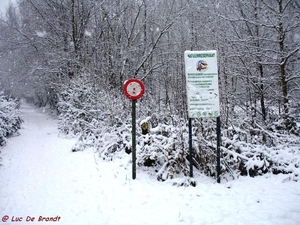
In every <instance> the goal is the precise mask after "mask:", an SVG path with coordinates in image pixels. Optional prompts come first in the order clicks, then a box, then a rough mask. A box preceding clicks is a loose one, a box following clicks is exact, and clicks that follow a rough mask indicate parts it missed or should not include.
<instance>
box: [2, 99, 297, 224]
mask: <svg viewBox="0 0 300 225" xmlns="http://www.w3.org/2000/svg"><path fill="white" fill-rule="evenodd" d="M22 116H23V119H24V121H25V122H24V124H23V126H22V129H21V130H20V133H21V135H20V136H18V137H13V138H10V139H9V140H8V144H7V146H5V147H4V148H2V149H1V157H2V164H3V166H2V167H1V168H0V179H1V183H0V188H1V189H0V190H1V192H0V224H22V225H24V224H61V225H77V224H78V225H87V224H92V225H102V224H108V225H120V224H121V225H123V224H124V225H125V224H128V225H135V224H137V225H140V224H153V225H154V224H155V225H157V224H169V225H175V224H195V225H214V224H216V225H217V224H218V225H219V224H222V225H246V224H247V225H299V224H300V185H299V182H293V181H288V180H287V179H285V178H286V177H285V176H283V175H279V176H273V175H268V176H263V177H257V178H250V177H241V178H240V179H238V180H234V181H230V182H226V183H221V184H218V183H216V182H215V181H214V180H213V179H211V178H208V177H205V176H202V175H199V174H196V175H195V180H196V181H197V186H196V187H177V186H173V185H172V181H167V182H158V181H157V180H156V179H155V177H150V176H149V175H147V173H145V172H143V170H142V169H140V168H137V179H136V180H132V179H131V165H130V157H131V156H130V155H126V154H124V158H122V159H116V160H114V161H112V162H104V161H102V160H100V159H99V158H97V155H96V154H94V153H93V151H91V150H86V151H83V152H71V148H72V146H73V145H74V144H75V142H76V141H75V140H73V139H64V138H62V137H59V135H58V130H57V126H56V122H57V121H56V120H54V119H53V118H51V117H50V116H49V115H46V114H43V113H41V112H40V111H39V110H37V109H34V108H33V107H31V106H29V105H26V104H24V105H23V107H22ZM17 220H19V222H17ZM20 220H21V221H20ZM50 220H52V222H50Z"/></svg>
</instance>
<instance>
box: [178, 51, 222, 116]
mask: <svg viewBox="0 0 300 225" xmlns="http://www.w3.org/2000/svg"><path fill="white" fill-rule="evenodd" d="M184 59H185V74H186V87H187V103H188V115H189V118H203V117H218V116H220V104H219V83H218V65H217V51H215V50H211V51H185V52H184Z"/></svg>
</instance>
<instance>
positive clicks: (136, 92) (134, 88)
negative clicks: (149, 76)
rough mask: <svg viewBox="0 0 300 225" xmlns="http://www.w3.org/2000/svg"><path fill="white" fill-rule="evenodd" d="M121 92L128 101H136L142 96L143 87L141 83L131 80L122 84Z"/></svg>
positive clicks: (134, 79)
mask: <svg viewBox="0 0 300 225" xmlns="http://www.w3.org/2000/svg"><path fill="white" fill-rule="evenodd" d="M123 91H124V94H125V95H126V97H127V98H129V99H130V100H137V99H139V98H141V97H142V96H143V94H144V92H145V86H144V84H143V83H142V81H140V80H138V79H136V78H132V79H129V80H126V81H125V82H124V86H123Z"/></svg>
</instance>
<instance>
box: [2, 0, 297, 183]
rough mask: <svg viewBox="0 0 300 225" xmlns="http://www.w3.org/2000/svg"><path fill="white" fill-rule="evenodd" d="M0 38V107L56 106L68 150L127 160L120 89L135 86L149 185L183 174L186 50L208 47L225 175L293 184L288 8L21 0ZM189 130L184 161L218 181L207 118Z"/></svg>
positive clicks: (258, 2)
mask: <svg viewBox="0 0 300 225" xmlns="http://www.w3.org/2000/svg"><path fill="white" fill-rule="evenodd" d="M0 30H1V32H0V65H1V67H0V68H1V69H0V75H1V76H0V89H1V90H2V94H1V99H3V100H2V102H3V101H6V100H7V99H10V98H17V99H21V98H23V99H26V100H27V101H28V102H31V103H34V104H35V105H37V106H39V107H47V108H48V109H51V110H54V111H55V112H56V113H57V115H58V118H59V129H60V131H61V132H62V133H63V134H65V135H68V136H76V137H78V143H77V144H76V146H74V148H73V151H79V150H83V149H85V148H86V147H93V148H94V149H95V150H96V151H98V152H99V156H100V157H102V158H104V159H108V160H112V159H113V158H114V157H122V156H121V154H122V153H124V151H126V152H128V153H130V149H131V137H130V135H131V134H130V132H131V125H130V123H131V122H130V120H131V104H130V101H129V100H127V99H126V98H125V97H124V94H123V92H122V86H123V83H124V81H125V80H127V79H129V78H132V77H136V78H138V79H141V80H142V81H143V82H144V84H145V87H146V92H145V95H144V97H143V98H142V99H141V100H140V101H139V102H138V104H137V117H138V118H139V121H138V123H139V124H140V122H147V123H149V134H147V135H142V134H141V132H140V133H139V134H138V164H139V166H141V167H145V168H148V167H150V168H154V169H153V170H151V169H149V171H151V173H152V172H153V173H154V174H155V175H156V176H157V179H158V180H166V179H168V178H172V177H174V176H177V175H178V174H179V175H182V174H183V175H186V176H187V175H188V164H189V162H188V137H187V136H188V135H187V133H188V132H187V99H186V81H185V73H184V66H185V65H184V59H183V53H184V51H185V50H212V49H214V50H217V52H218V64H219V71H218V73H219V90H220V102H221V122H222V148H221V150H222V159H221V163H222V178H223V179H229V178H232V177H233V178H236V177H238V176H239V175H250V176H256V175H260V174H264V173H269V172H270V173H275V174H276V173H287V174H291V179H293V180H298V179H299V166H300V153H299V152H300V147H299V146H300V137H299V133H300V128H299V127H300V125H299V120H300V73H299V72H300V53H299V49H300V44H299V43H300V4H299V2H298V1H296V0H251V1H248V0H247V1H246V0H237V1H230V0H222V1H221V0H203V1H196V0H171V1H166V0H122V1H121V0H64V1H63V0H44V1H40V0H19V1H18V4H17V7H16V6H13V5H11V6H10V7H9V8H8V10H7V12H6V14H5V15H4V16H3V17H2V18H1V20H0ZM4 96H5V97H4ZM4 99H6V100H4ZM15 105H16V106H17V105H18V104H15ZM18 121H20V120H18ZM193 123H194V124H193V134H194V137H193V144H194V152H195V153H194V155H193V158H194V160H193V164H194V166H195V168H197V169H198V170H199V171H201V172H203V173H205V174H207V175H210V176H216V166H215V164H216V163H215V161H216V153H215V148H216V143H215V142H216V125H215V120H214V119H197V120H194V122H193ZM18 126H19V125H18ZM6 129H10V128H6ZM2 133H3V132H2ZM8 133H9V132H8ZM2 136H5V135H2ZM6 136H8V135H6ZM3 139H4V138H3ZM107 140H109V141H107Z"/></svg>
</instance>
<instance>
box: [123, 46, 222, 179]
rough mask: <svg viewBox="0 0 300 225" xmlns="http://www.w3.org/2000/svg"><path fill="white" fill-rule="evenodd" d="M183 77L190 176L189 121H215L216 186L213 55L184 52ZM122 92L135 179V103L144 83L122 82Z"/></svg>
mask: <svg viewBox="0 0 300 225" xmlns="http://www.w3.org/2000/svg"><path fill="white" fill-rule="evenodd" d="M184 59H185V74H186V89H187V103H188V116H189V123H188V125H189V161H190V177H193V148H192V142H193V140H192V136H193V135H192V119H193V118H217V182H218V183H220V182H221V181H220V174H221V165H220V144H221V121H220V103H219V83H218V65H217V52H216V51H215V50H211V51H185V52H184ZM123 92H124V94H125V96H126V97H127V98H129V99H130V100H132V179H135V178H136V100H138V99H140V98H141V97H142V96H143V94H144V92H145V87H144V84H143V83H142V82H141V81H140V80H138V79H136V78H132V79H129V80H127V81H125V82H124V85H123Z"/></svg>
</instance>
